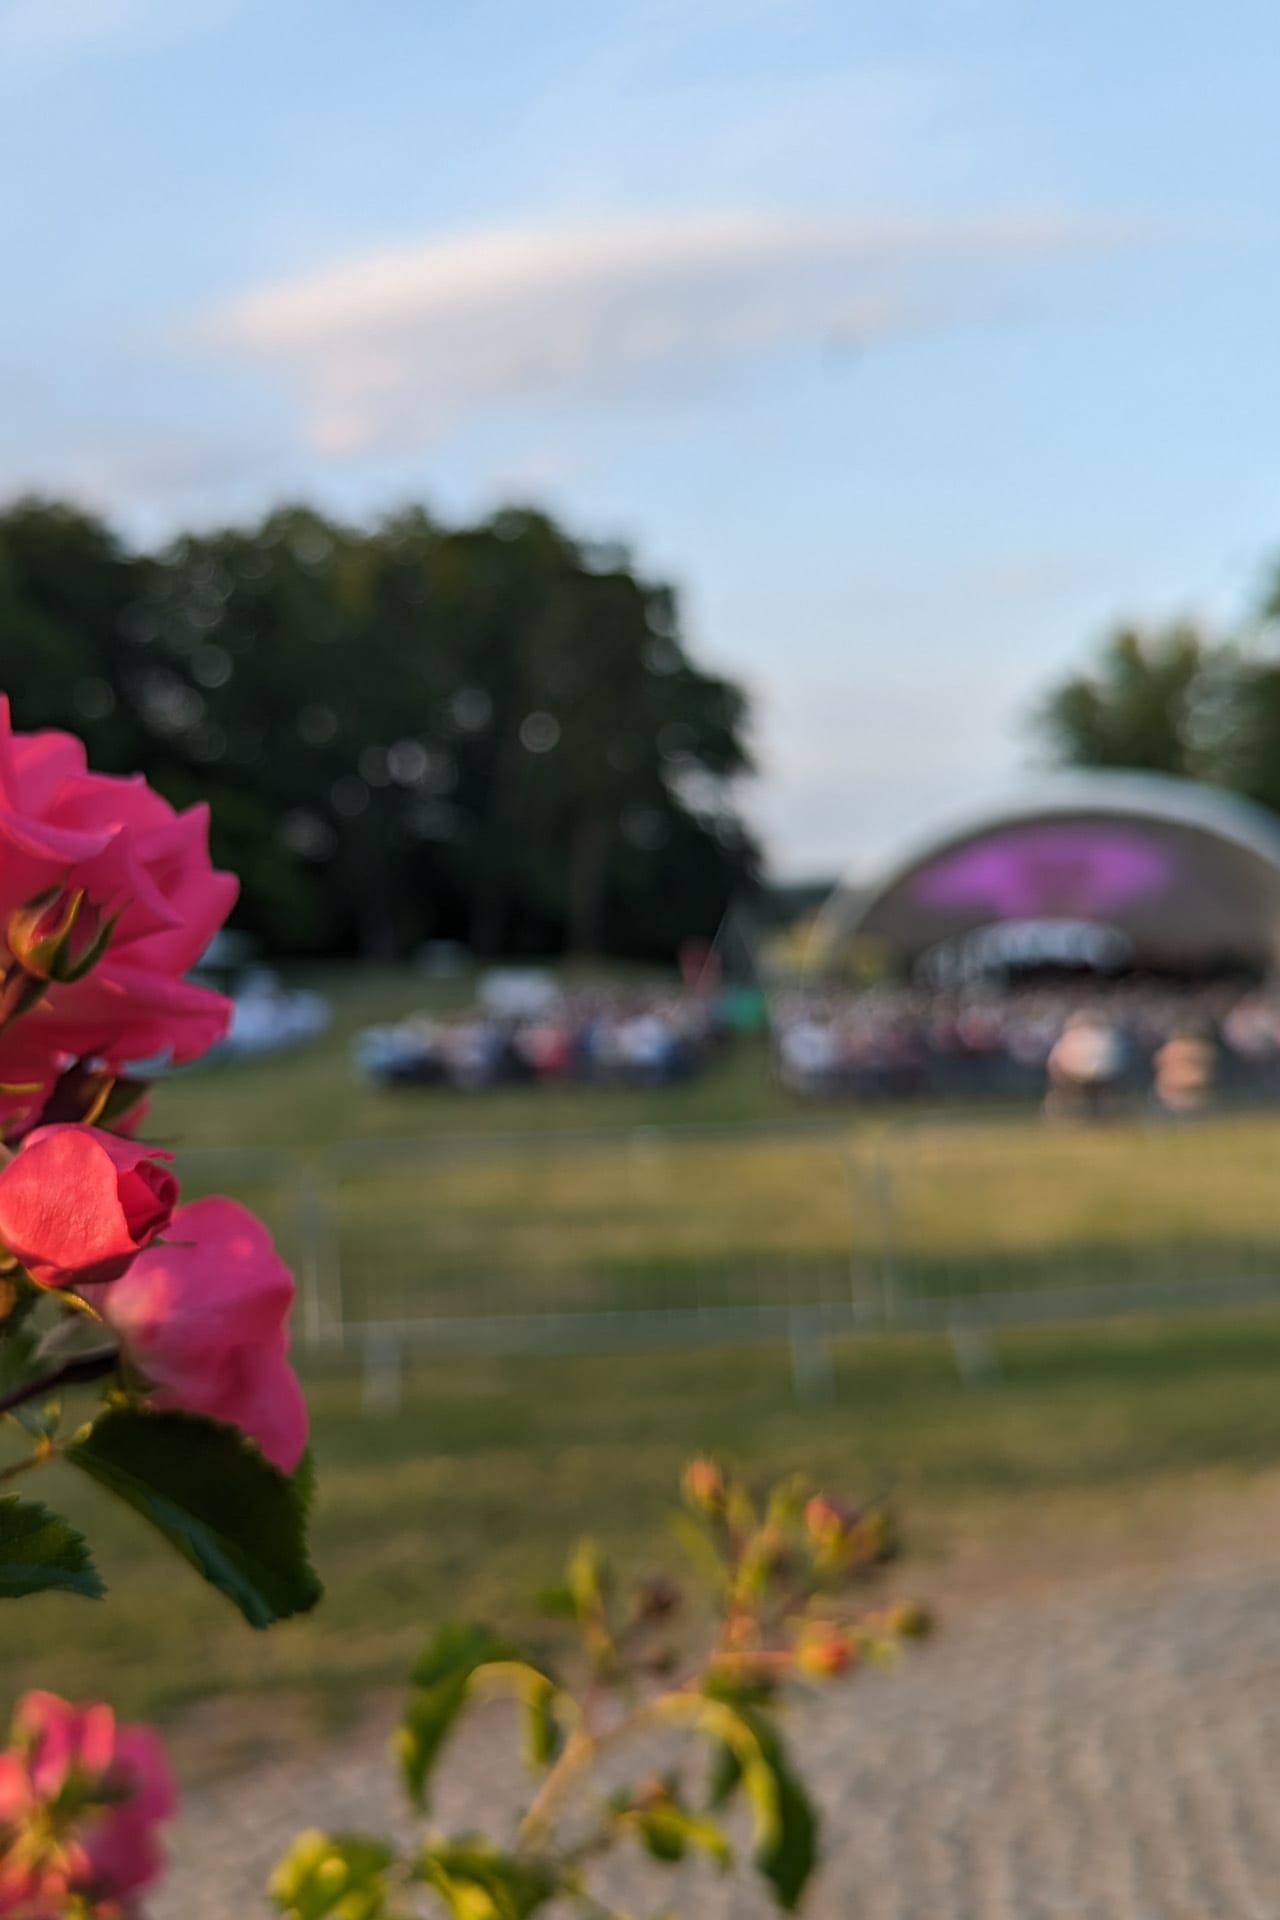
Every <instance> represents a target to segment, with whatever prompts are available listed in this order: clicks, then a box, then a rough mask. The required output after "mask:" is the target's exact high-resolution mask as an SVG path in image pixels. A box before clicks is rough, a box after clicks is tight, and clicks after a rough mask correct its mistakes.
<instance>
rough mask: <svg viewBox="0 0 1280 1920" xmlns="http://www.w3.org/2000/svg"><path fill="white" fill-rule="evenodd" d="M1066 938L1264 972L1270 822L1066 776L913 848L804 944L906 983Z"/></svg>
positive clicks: (1272, 916)
mask: <svg viewBox="0 0 1280 1920" xmlns="http://www.w3.org/2000/svg"><path fill="white" fill-rule="evenodd" d="M1072 928H1074V929H1076V930H1077V937H1078V939H1079V940H1081V941H1083V942H1084V944H1085V946H1087V944H1088V942H1087V940H1086V939H1085V935H1086V933H1087V932H1088V930H1089V929H1094V930H1096V937H1097V938H1098V939H1099V940H1100V941H1102V942H1103V943H1104V944H1105V942H1106V941H1108V940H1109V941H1110V942H1111V943H1112V950H1113V952H1114V953H1115V954H1116V955H1119V953H1120V952H1121V951H1122V950H1124V951H1125V952H1126V954H1127V958H1128V961H1129V962H1130V963H1131V964H1135V965H1138V966H1151V967H1159V968H1161V969H1186V970H1187V971H1189V972H1191V971H1195V972H1199V971H1203V970H1205V969H1207V968H1214V967H1229V966H1238V967H1245V968H1249V969H1251V970H1256V971H1258V972H1270V971H1272V970H1274V969H1275V968H1276V967H1277V966H1280V821H1277V820H1276V819H1275V818H1274V817H1273V816H1272V815H1271V814H1269V813H1267V812H1264V811H1263V810H1262V809H1261V808H1259V807H1255V806H1253V805H1252V804H1251V803H1250V802H1248V801H1245V800H1241V799H1239V798H1238V797H1237V796H1236V795H1234V794H1230V793H1226V792H1223V791H1222V790H1221V789H1220V788H1216V787H1208V786H1202V785H1199V784H1198V783H1196V782H1194V781H1189V780H1176V779H1172V778H1167V777H1165V776H1163V775H1160V774H1142V773H1109V772H1099V773H1087V774H1078V775H1064V776H1061V777H1060V778H1058V779H1056V780H1054V781H1052V782H1049V783H1047V784H1045V785H1044V786H1042V787H1040V788H1037V789H1036V790H1035V791H1034V792H1032V793H1030V794H1029V795H1028V796H1027V797H1026V798H1025V799H1021V800H1019V801H1017V802H1015V804H1013V805H1011V806H1009V807H1005V808H1001V809H999V810H998V811H996V812H988V813H984V814H982V815H980V816H978V817H976V818H970V819H968V820H961V821H958V822H957V823H956V825H955V826H954V827H953V828H952V829H951V830H950V831H949V832H947V833H945V834H943V835H942V836H941V837H940V838H935V839H932V840H930V841H929V842H927V843H926V844H924V845H919V846H916V847H915V848H913V849H911V850H909V851H908V853H907V854H906V855H905V857H904V858H902V859H901V860H900V861H898V862H896V863H895V864H894V866H893V867H892V868H891V870H890V871H889V873H888V874H887V876H886V877H885V878H884V879H883V880H882V881H881V882H880V883H879V884H877V885H874V886H873V887H872V888H871V889H870V890H869V891H868V889H867V888H866V887H865V886H863V887H862V888H860V889H855V888H854V887H852V886H849V887H839V888H837V889H836V891H835V893H834V894H833V895H832V897H831V899H830V900H829V901H828V903H827V905H826V907H825V908H824V909H823V910H822V912H821V914H820V916H819V919H818V924H817V928H816V931H815V944H816V945H817V946H818V947H819V950H820V951H822V952H825V953H826V954H827V955H829V956H830V957H832V958H836V957H838V956H848V955H849V954H851V953H855V952H858V951H861V952H862V953H863V954H864V955H870V954H875V955H877V956H878V957H879V959H880V961H881V963H882V964H884V965H886V966H887V967H888V968H889V969H890V970H891V971H893V972H894V973H898V974H909V973H911V972H913V971H915V970H917V969H918V968H920V967H921V966H922V965H923V966H924V967H926V968H927V967H928V966H929V965H930V964H931V962H936V960H937V957H938V956H940V955H947V954H953V955H954V954H956V953H958V952H961V951H963V950H964V948H965V947H966V945H967V946H968V947H969V948H970V949H972V950H976V946H975V943H976V944H977V945H980V944H981V943H982V942H983V941H984V940H985V941H988V942H989V943H990V944H991V945H992V948H993V950H998V948H999V946H1000V943H1001V941H1003V942H1004V944H1005V946H1006V947H1007V948H1008V950H1009V951H1010V952H1016V950H1017V941H1018V939H1019V938H1021V937H1022V936H1023V935H1024V934H1025V935H1026V937H1027V939H1028V940H1031V936H1032V934H1033V933H1034V930H1036V929H1040V930H1041V936H1042V939H1043V941H1044V942H1045V943H1046V945H1047V948H1048V950H1049V951H1050V952H1052V950H1053V943H1054V930H1055V929H1057V930H1058V931H1059V935H1060V937H1061V939H1064V940H1065V939H1066V930H1068V929H1072ZM1001 930H1003V931H1001ZM1028 951H1030V948H1028Z"/></svg>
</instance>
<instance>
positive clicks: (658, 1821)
mask: <svg viewBox="0 0 1280 1920" xmlns="http://www.w3.org/2000/svg"><path fill="white" fill-rule="evenodd" d="M624 1824H626V1825H627V1826H632V1827H634V1828H635V1830H636V1832H637V1833H638V1834H639V1836H640V1839H641V1841H642V1842H643V1844H644V1847H645V1849H646V1851H647V1852H648V1853H650V1854H651V1855H652V1856H653V1858H654V1859H655V1860H662V1861H666V1862H672V1863H674V1862H675V1861H678V1860H683V1859H684V1857H685V1855H686V1854H687V1853H688V1852H689V1850H690V1848H692V1849H693V1850H694V1852H696V1853H705V1854H706V1855H707V1856H708V1857H709V1858H710V1859H712V1860H714V1861H715V1863H716V1865H717V1866H718V1867H719V1868H720V1871H721V1872H722V1873H723V1872H725V1871H726V1870H727V1869H728V1868H729V1867H730V1866H732V1864H733V1849H732V1848H731V1847H730V1845H729V1842H728V1840H727V1839H726V1837H725V1835H724V1833H723V1832H722V1831H721V1829H720V1827H719V1826H718V1825H717V1824H716V1822H715V1821H714V1820H712V1819H711V1818H709V1816H708V1815H707V1814H705V1813H692V1812H690V1810H689V1809H688V1808H687V1807H682V1806H681V1805H680V1803H679V1801H678V1800H676V1799H674V1798H672V1799H669V1800H661V1801H659V1802H658V1804H657V1805H656V1806H651V1807H638V1808H635V1809H633V1810H632V1811H631V1812H629V1813H628V1814H627V1815H626V1816H625V1821H624Z"/></svg>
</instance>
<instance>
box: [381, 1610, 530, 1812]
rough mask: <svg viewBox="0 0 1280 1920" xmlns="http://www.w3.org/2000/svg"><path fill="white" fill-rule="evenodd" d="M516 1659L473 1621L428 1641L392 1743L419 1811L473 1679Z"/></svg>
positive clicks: (451, 1626) (447, 1628) (505, 1645)
mask: <svg viewBox="0 0 1280 1920" xmlns="http://www.w3.org/2000/svg"><path fill="white" fill-rule="evenodd" d="M516 1658H518V1656H517V1655H516V1652H515V1649H514V1648H513V1647H511V1646H510V1645H509V1644H508V1643H507V1641H505V1640H503V1639H501V1638H500V1637H499V1636H498V1635H497V1634H496V1633H494V1632H493V1631H492V1630H491V1629H490V1628H489V1627H486V1626H481V1625H479V1624H474V1623H470V1622H467V1623H457V1624H453V1623H451V1624H449V1625H446V1626H443V1627H441V1628H440V1630H439V1632H438V1633H437V1634H436V1635H435V1637H434V1638H433V1639H432V1640H429V1641H428V1642H427V1645H426V1646H425V1647H424V1648H423V1650H422V1652H421V1654H420V1655H419V1656H418V1662H417V1665H416V1666H415V1667H414V1669H413V1672H412V1674H411V1675H410V1679H411V1681H412V1684H413V1687H414V1692H412V1693H411V1694H410V1696H409V1704H408V1706H407V1707H406V1708H405V1714H404V1718H403V1720H402V1721H401V1723H400V1725H399V1727H398V1728H397V1730H396V1734H395V1740H394V1750H395V1755H396V1759H397V1760H398V1762H399V1765H400V1777H401V1779H402V1780H403V1781H404V1785H405V1791H406V1792H407V1793H408V1795H409V1798H410V1800H412V1802H413V1804H414V1806H415V1807H424V1806H425V1805H426V1803H427V1784H428V1782H429V1780H430V1778H431V1773H432V1770H433V1768H434V1767H435V1764H436V1761H437V1760H438V1759H439V1757H440V1750H441V1748H442V1747H443V1746H444V1743H445V1741H446V1740H447V1739H448V1737H449V1733H450V1731H451V1730H452V1727H453V1723H454V1721H455V1720H456V1719H457V1717H458V1715H459V1714H460V1713H461V1711H462V1709H463V1707H464V1705H465V1704H466V1699H467V1689H468V1686H469V1684H470V1680H471V1676H472V1674H473V1673H475V1672H476V1670H477V1668H479V1667H483V1666H487V1665H489V1664H490V1663H491V1662H494V1661H506V1660H513V1659H516Z"/></svg>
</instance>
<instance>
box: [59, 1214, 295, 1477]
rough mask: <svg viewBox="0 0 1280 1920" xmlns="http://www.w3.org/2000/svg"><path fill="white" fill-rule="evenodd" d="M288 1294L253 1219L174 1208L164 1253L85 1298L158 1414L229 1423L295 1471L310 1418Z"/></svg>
mask: <svg viewBox="0 0 1280 1920" xmlns="http://www.w3.org/2000/svg"><path fill="white" fill-rule="evenodd" d="M295 1291H296V1289H295V1287H294V1282H293V1275H292V1274H291V1273H290V1272H289V1269H288V1268H287V1267H286V1266H285V1264H284V1262H283V1260H281V1258H280V1256H279V1254H278V1253H277V1252H276V1249H275V1243H274V1242H273V1240H272V1238H271V1235H270V1234H269V1233H268V1232H267V1229H266V1228H265V1227H264V1226H263V1224H262V1222H261V1221H260V1220H255V1219H254V1217H253V1215H252V1214H251V1213H248V1212H246V1210H245V1209H244V1208H243V1207H242V1206H240V1205H239V1204H238V1203H237V1202H236V1201H234V1200H223V1199H211V1200H195V1201H193V1202H192V1203H191V1204H190V1205H189V1206H185V1207H179V1209H178V1211H177V1212H176V1213H175V1214H174V1216H173V1220H172V1222H171V1224H170V1228H169V1237H168V1239H167V1240H166V1242H165V1244H164V1245H163V1246H160V1247H151V1248H150V1249H149V1250H148V1251H147V1252H146V1253H142V1254H139V1256H138V1258H137V1259H136V1260H135V1261H134V1262H133V1265H132V1266H131V1267H130V1268H129V1271H128V1272H127V1273H126V1274H125V1275H124V1277H123V1279H120V1280H116V1281H114V1282H113V1283H112V1284H111V1285H110V1286H109V1287H101V1288H99V1287H93V1288H89V1289H86V1297H87V1298H88V1299H89V1300H91V1302H92V1304H93V1305H94V1306H95V1307H96V1308H97V1310H98V1311H99V1312H100V1313H101V1315H102V1317H103V1319H104V1320H105V1321H106V1322H107V1324H108V1326H110V1328H111V1329H112V1331H113V1332H114V1333H115V1334H116V1335H117V1337H118V1338H119V1340H120V1343H121V1345H122V1346H123V1348H124V1351H125V1355H126V1358H127V1359H128V1360H129V1361H130V1362H131V1364H132V1365H133V1366H134V1367H136V1369H137V1371H138V1373H139V1374H140V1375H141V1376H142V1378H143V1380H144V1381H145V1383H146V1385H147V1387H148V1389H149V1392H148V1398H149V1399H150V1401H151V1404H152V1405H153V1406H156V1407H182V1408H185V1409H186V1410H187V1412H189V1413H204V1414H208V1415H209V1417H210V1418H211V1419H213V1420H225V1421H227V1422H228V1423H229V1424H230V1425H231V1426H235V1427H239V1428H240V1429H241V1431H242V1432H243V1433H247V1434H248V1435H249V1437H250V1439H252V1440H256V1441H257V1443H258V1445H259V1446H260V1447H261V1448H262V1451H263V1453H265V1454H266V1456H267V1458H268V1460H272V1461H274V1462H275V1464H276V1466H278V1467H279V1468H280V1469H281V1471H282V1472H284V1473H292V1471H293V1469H294V1468H295V1467H296V1466H297V1464H298V1462H299V1460H300V1459H301V1458H302V1454H303V1450H304V1449H305V1447H306V1444H307V1409H306V1404H305V1402H304V1400H303V1398H302V1389H301V1388H300V1387H299V1385H298V1381H297V1377H296V1375H295V1374H294V1371H293V1368H292V1367H291V1366H290V1365H289V1359H288V1350H289V1345H288V1324H287V1323H288V1318H289V1309H290V1308H291V1307H292V1305H293V1298H294V1293H295Z"/></svg>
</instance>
